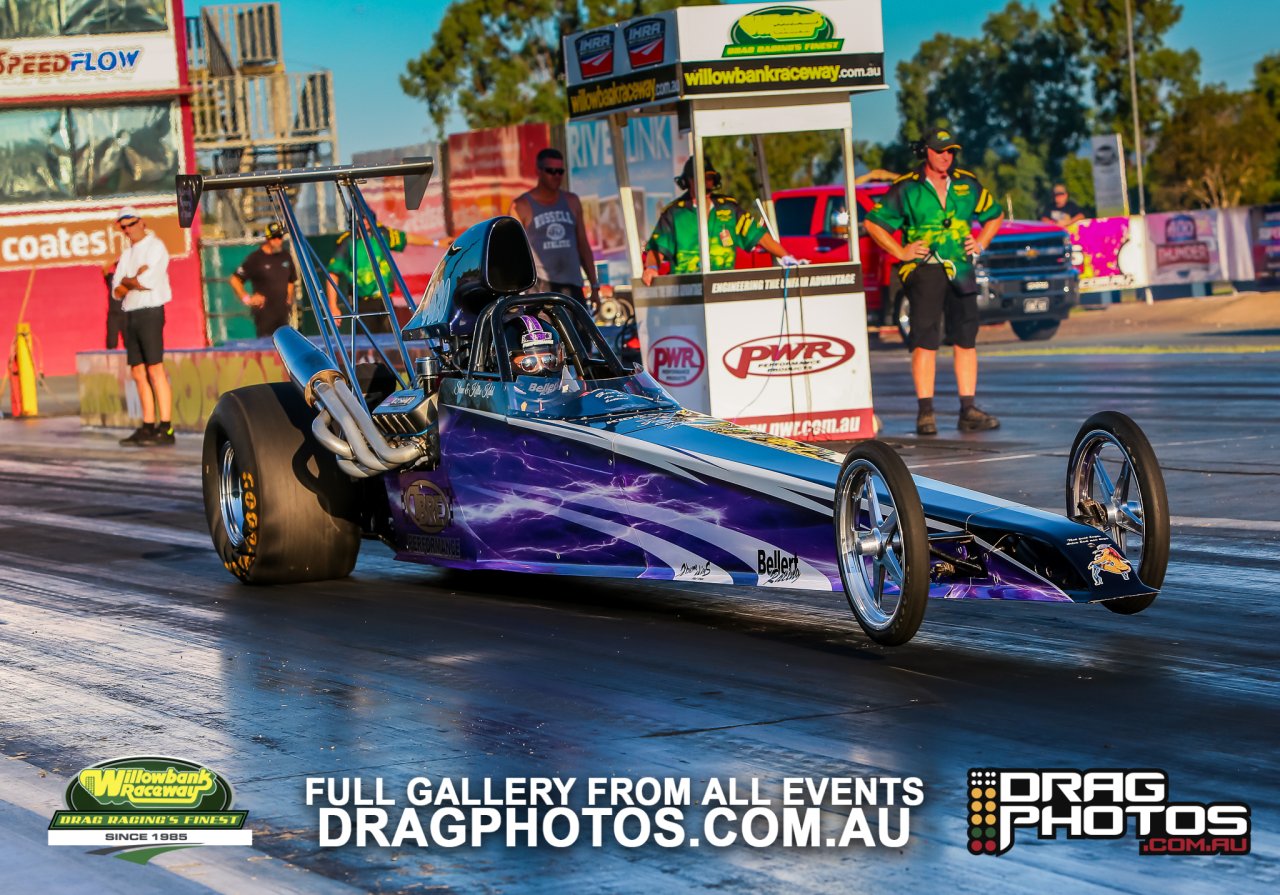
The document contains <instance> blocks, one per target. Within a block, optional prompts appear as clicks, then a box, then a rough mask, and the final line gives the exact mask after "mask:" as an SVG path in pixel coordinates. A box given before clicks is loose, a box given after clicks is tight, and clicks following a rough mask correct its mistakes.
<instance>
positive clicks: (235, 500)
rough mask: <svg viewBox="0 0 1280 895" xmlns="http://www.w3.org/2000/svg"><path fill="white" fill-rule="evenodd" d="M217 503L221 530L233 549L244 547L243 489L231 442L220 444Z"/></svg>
mask: <svg viewBox="0 0 1280 895" xmlns="http://www.w3.org/2000/svg"><path fill="white" fill-rule="evenodd" d="M218 503H219V505H220V506H221V508H222V528H223V530H224V531H226V533H227V540H228V541H230V542H231V545H232V546H233V547H243V546H244V488H243V487H242V484H241V481H240V470H239V468H238V467H237V466H236V451H235V448H233V447H232V446H231V442H229V441H224V442H223V443H222V459H221V463H220V464H219V474H218Z"/></svg>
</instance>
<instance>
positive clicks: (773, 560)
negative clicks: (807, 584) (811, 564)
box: [756, 550, 800, 584]
mask: <svg viewBox="0 0 1280 895" xmlns="http://www.w3.org/2000/svg"><path fill="white" fill-rule="evenodd" d="M756 572H758V573H759V575H760V581H761V583H762V584H784V583H786V582H788V581H796V580H798V579H799V578H800V557H798V556H796V555H795V554H794V553H783V552H782V551H781V550H772V551H769V552H765V551H764V550H757V551H756Z"/></svg>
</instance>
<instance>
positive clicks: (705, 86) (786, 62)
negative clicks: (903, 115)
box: [564, 0, 884, 118]
mask: <svg viewBox="0 0 1280 895" xmlns="http://www.w3.org/2000/svg"><path fill="white" fill-rule="evenodd" d="M564 50H565V66H566V69H567V71H566V75H567V78H568V94H569V116H570V117H571V118H580V117H588V116H593V115H600V114H603V113H607V112H613V111H617V110H620V109H630V108H639V107H643V106H648V105H661V104H664V103H670V102H672V101H674V100H679V99H685V98H690V97H698V98H703V97H715V96H721V95H730V94H732V95H735V96H742V95H744V94H747V95H751V94H774V93H785V92H789V91H806V92H810V93H812V92H814V91H819V92H821V91H831V92H845V93H847V92H849V91H853V90H868V89H876V88H880V87H882V86H884V39H883V31H882V28H881V20H880V3H879V0H842V2H832V0H820V2H816V3H806V4H803V5H801V4H796V5H790V4H788V5H779V4H776V3H773V4H769V3H761V4H729V5H724V6H699V7H692V8H681V9H675V10H670V11H667V12H664V13H659V14H657V15H652V16H645V17H643V18H639V19H631V20H628V21H626V22H622V23H620V24H618V25H614V26H611V27H608V28H598V29H595V30H592V31H588V32H583V33H580V34H571V35H569V36H568V37H566V38H565V43H564Z"/></svg>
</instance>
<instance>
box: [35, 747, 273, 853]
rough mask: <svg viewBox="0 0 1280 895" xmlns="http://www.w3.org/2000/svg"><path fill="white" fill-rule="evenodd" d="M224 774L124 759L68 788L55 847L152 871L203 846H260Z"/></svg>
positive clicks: (170, 762) (53, 829) (54, 824)
mask: <svg viewBox="0 0 1280 895" xmlns="http://www.w3.org/2000/svg"><path fill="white" fill-rule="evenodd" d="M234 798H235V793H234V792H233V791H232V789H231V784H230V783H228V782H227V780H226V778H225V777H223V776H222V775H221V774H217V773H215V772H213V771H211V770H209V769H208V768H206V767H204V766H203V765H199V764H195V763H193V762H190V761H183V760H182V759H180V758H161V757H158V756H139V757H134V758H117V759H115V760H113V761H104V762H101V763H99V764H96V765H93V766H92V767H88V768H85V769H84V770H83V771H81V772H80V773H79V774H77V775H76V777H75V779H74V780H72V781H71V783H70V784H69V785H68V786H67V792H66V796H65V801H66V804H67V810H65V811H55V812H54V814H53V820H52V821H50V823H49V844H50V845H72V846H80V847H84V846H96V848H94V849H93V853H94V854H101V855H113V856H115V857H118V858H123V859H125V860H126V861H132V862H134V863H136V864H145V863H146V862H147V861H149V860H151V859H152V858H154V857H155V856H156V855H158V854H162V853H163V852H167V851H173V850H174V849H179V848H192V847H194V846H197V845H252V844H253V831H252V830H246V829H245V828H244V822H245V818H246V817H247V816H248V814H249V812H247V811H232V810H230V809H231V805H232V802H233V800H234Z"/></svg>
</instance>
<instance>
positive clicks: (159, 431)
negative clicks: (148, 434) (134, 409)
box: [151, 423, 174, 446]
mask: <svg viewBox="0 0 1280 895" xmlns="http://www.w3.org/2000/svg"><path fill="white" fill-rule="evenodd" d="M173 443H174V437H173V425H172V424H165V425H163V426H161V424H159V423H157V424H156V429H155V432H154V433H153V435H152V440H151V444H155V445H161V446H164V445H169V446H172V445H173Z"/></svg>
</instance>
